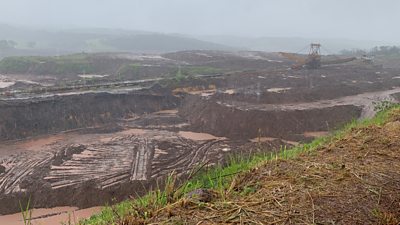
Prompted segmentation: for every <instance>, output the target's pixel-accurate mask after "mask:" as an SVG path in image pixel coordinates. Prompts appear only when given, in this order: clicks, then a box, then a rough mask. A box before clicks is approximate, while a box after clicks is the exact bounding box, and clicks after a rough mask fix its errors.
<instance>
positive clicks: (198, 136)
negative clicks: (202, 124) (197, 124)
mask: <svg viewBox="0 0 400 225" xmlns="http://www.w3.org/2000/svg"><path fill="white" fill-rule="evenodd" d="M178 134H179V135H180V136H181V137H183V138H186V139H190V140H194V141H208V140H215V139H221V138H220V137H215V136H213V135H211V134H207V133H195V132H190V131H179V133H178Z"/></svg>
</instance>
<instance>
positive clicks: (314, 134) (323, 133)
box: [303, 131, 329, 138]
mask: <svg viewBox="0 0 400 225" xmlns="http://www.w3.org/2000/svg"><path fill="white" fill-rule="evenodd" d="M328 134H329V132H327V131H314V132H304V133H303V136H304V137H312V138H318V137H324V136H327V135H328Z"/></svg>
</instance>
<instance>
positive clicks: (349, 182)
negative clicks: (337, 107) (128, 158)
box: [123, 109, 400, 225]
mask: <svg viewBox="0 0 400 225" xmlns="http://www.w3.org/2000/svg"><path fill="white" fill-rule="evenodd" d="M392 113H393V114H392V116H391V119H390V120H389V121H387V123H386V124H384V125H370V126H362V127H358V128H353V129H352V130H351V131H350V132H348V133H346V134H345V135H344V136H343V137H342V138H340V139H334V140H333V141H332V142H330V143H327V144H325V145H324V146H321V147H319V148H318V149H317V150H316V151H314V152H312V153H303V154H302V155H300V156H299V157H297V158H295V159H289V160H276V161H275V160H274V161H271V162H268V163H266V164H264V165H259V166H257V167H255V168H253V169H252V170H251V171H249V172H246V173H244V174H241V175H239V176H237V177H235V178H234V179H232V183H231V185H228V187H229V189H228V188H227V189H225V190H224V191H218V193H224V195H223V197H221V196H220V195H219V194H215V195H216V196H213V197H211V200H208V202H206V203H204V202H203V203H202V204H199V203H198V201H197V200H192V199H182V200H180V201H178V202H177V203H172V204H171V205H168V206H166V207H163V208H162V209H160V210H157V213H154V214H151V213H149V214H151V215H154V216H153V217H150V218H146V219H144V220H142V221H143V223H138V222H137V221H141V219H142V218H138V217H134V216H131V217H127V218H126V221H125V222H124V223H123V224H149V223H152V224H153V223H155V224H158V223H162V224H180V223H186V224H388V225H397V224H399V222H400V192H399V179H400V173H399V171H400V158H399V149H400V145H399V144H400V136H399V133H400V111H399V110H398V109H397V110H396V111H392ZM131 215H140V214H139V213H137V214H134V213H132V214H131Z"/></svg>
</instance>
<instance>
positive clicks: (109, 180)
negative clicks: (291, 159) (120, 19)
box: [0, 51, 400, 214]
mask: <svg viewBox="0 0 400 225" xmlns="http://www.w3.org/2000/svg"><path fill="white" fill-rule="evenodd" d="M123 57H131V59H129V60H144V61H146V60H147V61H151V64H152V65H157V67H158V68H159V69H160V68H161V69H160V71H161V70H162V69H163V68H162V67H163V66H167V67H168V68H171V66H172V65H173V66H175V67H174V68H175V69H176V65H178V64H179V65H180V64H182V65H187V66H205V67H216V68H219V69H222V71H225V72H223V74H222V75H220V76H214V75H213V76H195V77H192V78H190V77H189V78H185V79H183V80H181V81H179V82H177V81H174V83H171V82H170V81H169V82H165V83H163V82H162V81H161V80H159V79H158V78H157V77H156V79H153V80H142V81H136V83H135V85H136V86H134V87H133V88H132V86H125V85H121V83H118V84H115V85H116V86H112V85H108V86H103V87H102V88H104V89H100V90H97V89H96V90H90V91H87V90H84V91H83V90H81V89H79V90H67V89H62V91H61V90H60V89H57V88H55V89H53V91H52V92H48V93H37V94H35V93H30V92H25V93H24V95H23V96H22V97H18V96H17V97H16V96H15V95H10V96H8V95H7V94H6V92H2V93H3V94H2V95H1V99H2V100H0V202H2V203H5V204H0V214H8V213H15V212H18V211H19V205H18V202H19V201H26V200H27V199H28V198H29V197H31V198H32V201H33V203H34V204H33V205H34V207H36V208H51V207H57V206H65V205H67V206H76V207H80V208H85V207H92V206H97V205H104V204H105V203H107V202H108V203H110V202H111V200H112V199H116V200H117V201H118V200H123V199H126V198H128V197H129V196H137V195H141V194H144V193H146V192H147V191H148V190H149V189H151V188H156V187H157V185H156V184H157V182H158V183H162V180H163V179H164V178H165V177H166V176H167V175H168V174H169V173H171V172H172V171H175V172H177V173H178V174H180V175H185V173H188V172H190V171H191V170H192V169H193V168H195V167H197V166H199V165H202V164H204V163H208V164H210V165H212V164H218V163H224V160H225V158H226V157H227V156H228V155H230V154H239V153H240V154H250V153H252V152H254V151H276V150H279V149H280V148H281V146H284V145H287V146H292V145H296V144H299V143H302V142H307V141H310V140H312V139H313V138H315V137H319V136H321V135H325V134H327V132H330V131H332V130H334V129H336V128H338V127H340V126H342V125H344V124H345V123H348V122H350V121H351V120H353V119H359V118H365V117H371V116H372V115H373V114H374V113H375V110H374V104H373V103H374V102H380V101H393V102H396V101H398V100H399V99H400V94H399V93H400V89H399V87H400V79H393V78H394V77H397V76H398V74H400V70H399V69H383V68H366V67H363V66H362V65H341V66H331V67H324V68H321V69H318V70H314V71H309V70H302V71H293V70H288V68H289V66H290V63H288V62H287V61H285V60H284V59H282V58H280V57H279V56H277V54H273V53H271V54H269V53H261V52H239V53H227V52H222V53H221V52H214V51H188V52H179V53H171V54H165V55H163V56H159V57H153V58H151V59H142V58H143V57H144V56H141V57H139V58H135V57H133V56H123ZM132 57H133V58H132ZM147 61H146V62H147ZM149 63H150V62H149ZM149 67H150V66H149ZM164 69H165V68H164ZM165 71H167V70H164V72H165ZM160 73H161V72H160ZM153 75H154V74H153ZM153 75H151V76H148V77H149V78H153ZM202 75H207V74H202ZM25 76H28V75H25ZM31 76H33V77H31ZM112 77H113V76H107V77H103V78H104V79H106V80H107V79H112ZM148 77H146V76H145V75H143V77H141V78H148ZM17 78H18V79H23V78H24V76H23V75H20V77H17ZM25 78H27V77H25ZM29 78H30V79H31V78H34V75H29ZM103 78H101V79H103ZM37 79H39V80H38V81H39V83H40V82H50V81H51V79H50V78H49V77H47V75H46V76H42V77H39V78H37ZM40 79H41V80H40ZM71 79H72V78H71ZM74 79H75V78H74ZM96 79H97V78H96ZM99 79H100V78H99ZM31 80H34V79H31ZM93 82H94V81H93ZM158 82H160V83H162V85H163V86H162V85H160V84H159V83H158ZM96 85H97V84H95V85H94V86H92V87H95V86H96ZM118 85H120V86H118ZM141 85H142V86H141ZM9 88H10V87H9ZM11 88H12V87H11ZM96 88H98V87H97V86H96ZM11 90H12V89H11Z"/></svg>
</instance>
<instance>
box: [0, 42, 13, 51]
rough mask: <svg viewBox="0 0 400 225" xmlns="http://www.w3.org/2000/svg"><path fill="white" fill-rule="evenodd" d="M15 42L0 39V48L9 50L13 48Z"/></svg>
mask: <svg viewBox="0 0 400 225" xmlns="http://www.w3.org/2000/svg"><path fill="white" fill-rule="evenodd" d="M16 46H17V42H15V41H13V40H0V50H3V51H4V50H10V49H15V47H16Z"/></svg>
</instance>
